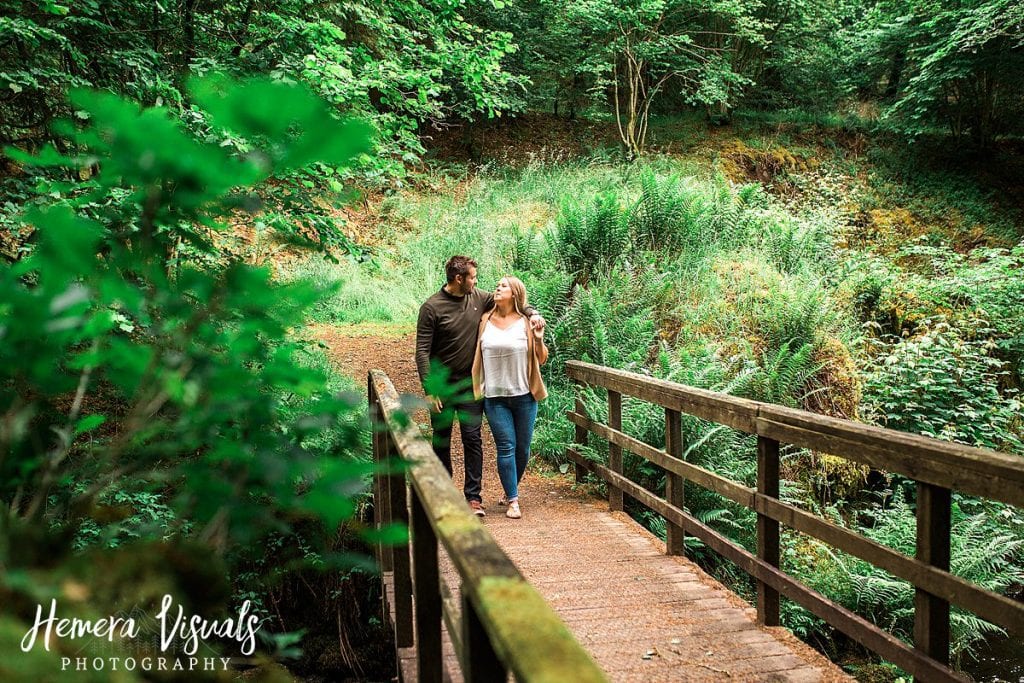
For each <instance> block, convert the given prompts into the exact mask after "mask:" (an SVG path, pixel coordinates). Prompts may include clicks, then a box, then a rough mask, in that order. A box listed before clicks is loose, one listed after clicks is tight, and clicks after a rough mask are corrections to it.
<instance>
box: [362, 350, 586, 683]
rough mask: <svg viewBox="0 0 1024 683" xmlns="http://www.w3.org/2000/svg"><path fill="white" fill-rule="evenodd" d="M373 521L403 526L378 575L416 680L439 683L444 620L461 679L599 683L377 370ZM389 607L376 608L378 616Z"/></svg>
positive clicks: (372, 385) (371, 386) (382, 554)
mask: <svg viewBox="0 0 1024 683" xmlns="http://www.w3.org/2000/svg"><path fill="white" fill-rule="evenodd" d="M367 391H368V398H369V407H370V419H371V422H372V425H373V437H372V440H373V455H374V459H375V462H376V463H377V465H378V468H377V469H378V474H377V476H375V478H374V502H375V517H376V523H377V524H378V525H379V526H383V525H388V524H392V523H394V522H400V523H404V524H408V525H409V529H410V532H411V538H410V543H409V544H408V545H398V546H394V545H392V546H387V545H384V546H380V547H379V549H378V552H379V555H378V558H379V562H380V566H381V569H382V571H384V572H391V573H392V579H393V582H394V590H393V595H394V605H393V608H394V630H395V640H396V643H397V647H399V648H407V647H412V646H413V645H414V644H415V648H416V659H417V680H419V681H429V682H432V683H434V682H436V683H440V681H441V680H442V675H443V671H442V667H443V662H444V658H443V655H442V649H441V620H442V618H443V619H444V620H445V623H446V625H447V627H448V633H449V636H450V637H451V639H452V643H453V645H454V646H455V650H456V654H457V655H458V659H459V662H460V663H461V666H462V671H463V676H464V678H465V680H466V681H468V682H474V683H495V682H497V681H504V680H506V677H507V676H508V674H509V673H512V674H514V675H515V677H516V679H517V680H518V681H522V682H524V683H525V682H533V681H536V682H550V683H564V682H565V681H580V682H581V683H587V682H590V681H605V680H606V679H605V676H604V674H603V673H602V672H601V670H600V669H599V668H598V667H597V665H596V664H595V663H594V662H593V660H592V659H591V658H590V656H589V655H588V654H587V653H586V651H585V650H583V648H582V647H581V646H580V645H579V643H577V642H576V640H575V639H574V638H573V636H572V634H571V633H570V632H569V629H568V628H567V627H566V626H565V624H564V623H563V622H562V620H561V619H559V617H558V616H557V615H556V614H555V613H554V611H552V609H551V608H550V607H549V606H548V604H547V603H546V602H545V601H544V599H543V598H542V597H541V596H540V594H539V593H538V592H537V591H536V590H535V589H534V588H533V587H531V586H530V585H529V584H528V583H527V582H526V580H525V579H524V578H523V576H522V575H521V574H520V573H519V570H518V569H517V568H516V566H515V565H514V564H513V563H512V561H511V560H510V559H509V558H508V556H507V555H506V554H505V552H504V551H503V550H502V549H501V548H500V547H498V544H497V543H495V541H494V538H493V537H492V536H491V534H490V532H489V531H488V530H487V527H485V526H484V525H483V524H481V523H480V521H479V520H478V519H477V518H475V517H474V516H473V515H472V513H471V512H470V510H469V507H468V506H467V505H466V501H465V499H464V498H463V496H462V494H461V493H460V492H459V491H458V490H456V488H455V486H454V485H453V483H452V480H451V477H449V476H448V473H447V472H446V471H445V469H444V466H443V465H442V464H441V461H440V460H439V459H438V458H437V456H436V454H435V453H434V450H433V448H432V447H431V445H430V443H429V441H428V440H427V439H425V438H424V437H423V436H422V435H421V434H420V432H419V429H418V428H417V427H416V425H415V424H414V423H412V422H411V421H410V418H409V417H408V416H407V414H406V413H405V412H403V410H402V408H401V404H400V403H399V397H398V393H397V392H396V391H395V387H394V385H393V384H392V383H391V380H389V379H388V377H387V375H385V374H384V373H383V372H381V371H380V370H371V371H370V373H369V377H368V381H367ZM438 541H440V545H441V546H443V548H444V550H445V552H447V554H448V557H449V558H450V559H451V561H452V564H453V565H454V566H455V569H456V570H457V571H458V574H459V578H460V580H461V586H462V590H461V593H462V600H461V606H457V605H455V604H453V603H454V602H455V601H454V600H452V599H451V598H450V597H449V596H450V591H448V590H447V588H446V586H445V583H444V581H443V580H441V576H440V571H439V564H438ZM389 611H390V610H385V614H387V613H388V612H389Z"/></svg>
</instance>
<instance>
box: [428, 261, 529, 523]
mask: <svg viewBox="0 0 1024 683" xmlns="http://www.w3.org/2000/svg"><path fill="white" fill-rule="evenodd" d="M445 275H446V278H447V283H446V284H445V285H444V287H442V288H441V289H440V291H438V292H437V293H436V294H434V295H433V296H431V297H430V298H429V299H427V300H426V302H425V303H424V304H423V305H422V306H421V307H420V314H419V320H418V321H417V324H416V369H417V371H418V372H419V375H420V382H421V383H424V392H426V393H427V394H428V396H427V398H428V400H429V401H430V402H431V411H430V425H431V427H432V428H433V431H434V451H435V452H436V453H437V456H438V458H440V459H441V462H442V463H443V464H444V466H445V469H447V470H448V474H451V473H452V458H451V434H452V426H453V424H454V422H455V421H456V420H458V423H459V434H460V435H461V436H462V449H463V454H464V467H465V484H464V486H463V492H464V493H465V496H466V500H467V501H468V502H469V506H470V507H471V508H472V509H473V513H474V514H476V515H478V516H480V517H483V516H484V515H485V514H486V513H485V512H484V507H483V500H482V498H481V495H480V494H481V490H480V489H481V481H482V478H483V442H482V440H481V435H480V426H481V422H482V420H483V414H484V413H486V415H487V423H488V424H489V425H490V426H491V433H492V434H493V436H494V443H495V445H496V446H497V449H498V477H499V478H500V479H501V485H502V488H503V489H504V490H505V495H504V497H503V498H502V500H501V501H500V502H499V504H500V503H503V502H507V504H508V509H507V510H506V512H505V514H506V516H508V517H511V518H513V519H518V518H520V517H522V511H521V508H520V505H519V482H520V480H521V479H522V478H523V473H524V472H525V471H526V463H527V461H528V460H529V457H530V440H531V439H532V438H533V425H534V422H535V421H536V419H537V402H538V401H540V400H543V399H544V398H545V397H546V396H547V389H545V387H544V382H543V381H542V380H541V376H540V366H541V364H543V363H544V362H545V361H546V360H547V358H548V348H547V346H545V345H544V318H543V317H541V316H540V314H539V313H537V310H536V309H535V308H533V307H532V306H529V305H527V302H526V288H525V287H524V286H523V283H522V282H521V281H520V280H519V279H518V278H515V277H511V276H507V277H503V278H501V280H500V281H499V282H498V286H497V288H495V290H494V292H493V293H491V292H482V291H480V290H479V289H477V288H476V261H474V260H473V259H471V258H469V257H468V256H453V257H451V258H450V259H448V263H446V264H445ZM431 361H434V362H435V363H440V364H441V365H443V366H444V367H445V368H447V369H448V373H449V375H448V381H449V383H450V384H452V385H456V384H460V383H466V382H467V381H469V380H471V381H472V386H473V396H472V397H455V398H453V399H451V400H449V402H448V405H444V404H443V403H442V402H441V401H440V400H438V398H437V397H435V396H430V395H429V390H428V389H427V386H426V384H425V380H426V378H427V375H428V373H429V372H430V370H431ZM481 399H482V400H481Z"/></svg>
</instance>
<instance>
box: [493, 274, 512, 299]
mask: <svg viewBox="0 0 1024 683" xmlns="http://www.w3.org/2000/svg"><path fill="white" fill-rule="evenodd" d="M511 298H512V288H511V287H509V286H508V278H506V277H503V278H501V280H499V281H498V286H497V287H495V288H494V300H495V301H496V302H497V301H508V300H510V299H511Z"/></svg>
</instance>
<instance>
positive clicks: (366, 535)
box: [359, 523, 409, 545]
mask: <svg viewBox="0 0 1024 683" xmlns="http://www.w3.org/2000/svg"><path fill="white" fill-rule="evenodd" d="M359 535H360V536H362V537H363V539H365V540H366V541H367V542H368V543H380V544H382V545H403V544H406V543H408V542H409V528H408V527H407V526H406V525H404V524H399V523H392V524H388V525H387V526H383V527H380V528H379V529H376V528H371V529H364V530H363V531H361V532H360V534H359Z"/></svg>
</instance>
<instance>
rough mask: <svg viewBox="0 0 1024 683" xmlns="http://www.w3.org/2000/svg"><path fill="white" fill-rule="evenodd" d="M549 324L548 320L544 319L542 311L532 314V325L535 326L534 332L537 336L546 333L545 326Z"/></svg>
mask: <svg viewBox="0 0 1024 683" xmlns="http://www.w3.org/2000/svg"><path fill="white" fill-rule="evenodd" d="M547 324H548V322H547V321H546V320H544V316H542V315H541V314H540V313H534V314H533V315H531V316H530V327H532V328H533V332H534V334H536V335H537V336H540V335H542V334H544V327H545V326H546V325H547Z"/></svg>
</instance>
